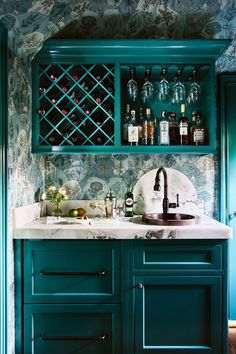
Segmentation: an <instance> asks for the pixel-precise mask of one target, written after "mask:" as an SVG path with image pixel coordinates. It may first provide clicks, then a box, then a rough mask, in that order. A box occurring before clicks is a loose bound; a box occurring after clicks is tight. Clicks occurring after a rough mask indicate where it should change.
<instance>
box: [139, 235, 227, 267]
mask: <svg viewBox="0 0 236 354" xmlns="http://www.w3.org/2000/svg"><path fill="white" fill-rule="evenodd" d="M172 245H173V243H170V242H168V241H167V242H165V241H164V242H162V243H161V244H158V243H156V242H155V241H154V242H153V241H150V242H147V243H141V244H134V271H136V270H147V271H149V272H150V271H154V272H156V270H157V269H159V270H163V269H164V270H190V271H198V272H199V270H219V271H221V270H222V266H223V265H222V244H221V243H219V244H216V242H215V241H214V242H211V241H205V240H204V241H202V242H201V244H196V242H194V241H193V242H191V241H188V244H187V245H186V242H185V241H183V242H181V241H178V243H177V244H175V246H174V247H172Z"/></svg>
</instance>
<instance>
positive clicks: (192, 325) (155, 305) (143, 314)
mask: <svg viewBox="0 0 236 354" xmlns="http://www.w3.org/2000/svg"><path fill="white" fill-rule="evenodd" d="M134 285H136V290H135V348H137V350H136V351H135V353H136V354H144V353H168V354H169V353H176V354H177V353H178V354H181V353H183V352H184V353H187V354H190V353H196V354H200V353H211V354H221V353H222V349H221V348H222V343H221V329H220V326H219V324H220V323H222V318H221V316H222V313H221V299H222V297H221V277H220V276H216V277H208V276H205V277H199V276H186V275H184V276H137V277H135V284H134Z"/></svg>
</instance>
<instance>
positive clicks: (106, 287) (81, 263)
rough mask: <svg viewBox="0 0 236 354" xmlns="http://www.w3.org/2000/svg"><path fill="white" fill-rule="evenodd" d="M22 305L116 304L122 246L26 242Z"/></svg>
mask: <svg viewBox="0 0 236 354" xmlns="http://www.w3.org/2000/svg"><path fill="white" fill-rule="evenodd" d="M24 282H25V286H24V302H25V303H33V302H34V303H35V302H54V303H56V302H67V303H73V302H74V303H83V302H86V303H91V302H119V301H120V298H119V296H120V287H121V244H120V243H119V242H114V241H108V240H106V241H100V240H99V241H71V240H69V241H55V240H53V241H26V242H25V243H24Z"/></svg>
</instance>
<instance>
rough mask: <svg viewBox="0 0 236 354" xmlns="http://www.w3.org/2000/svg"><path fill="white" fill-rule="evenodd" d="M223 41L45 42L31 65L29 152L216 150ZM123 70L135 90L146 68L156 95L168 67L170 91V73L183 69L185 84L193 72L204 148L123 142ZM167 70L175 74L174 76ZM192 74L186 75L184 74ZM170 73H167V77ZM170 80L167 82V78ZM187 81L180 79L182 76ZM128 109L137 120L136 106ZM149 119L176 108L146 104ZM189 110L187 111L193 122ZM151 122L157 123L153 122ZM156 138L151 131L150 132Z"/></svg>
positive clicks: (161, 103) (140, 102) (125, 104)
mask: <svg viewBox="0 0 236 354" xmlns="http://www.w3.org/2000/svg"><path fill="white" fill-rule="evenodd" d="M229 43H230V41H229V40H76V39H74V40H69V39H68V40H65V39H63V40H49V41H46V42H45V44H44V46H43V48H42V49H41V51H40V52H39V53H38V54H37V55H36V57H35V59H34V60H33V63H32V74H33V77H32V79H33V100H32V102H33V108H32V113H33V117H32V118H33V121H32V129H33V132H32V151H33V152H34V153H51V152H53V153H54V152H56V153H57V152H58V153H145V154H148V153H196V154H199V153H200V154H201V153H202V154H204V153H210V152H214V151H215V150H216V75H215V60H216V58H217V57H218V56H219V55H220V54H222V53H223V51H224V50H225V48H226V47H227V46H228V45H229ZM129 68H135V72H136V78H135V79H136V80H137V84H138V89H140V88H141V87H142V85H143V83H144V72H145V70H146V69H147V68H151V71H152V75H151V81H152V84H153V87H154V89H155V90H156V88H157V87H158V85H159V82H160V78H159V77H160V72H161V70H163V68H167V80H168V81H170V85H171V86H173V77H174V75H175V72H176V70H178V69H179V68H182V71H181V80H182V81H184V83H185V85H186V86H188V85H189V84H188V83H187V82H185V81H186V80H187V79H186V78H185V76H186V75H187V76H186V77H189V75H190V74H191V72H193V70H195V68H198V69H199V70H198V71H197V75H196V80H197V82H198V83H199V84H200V85H201V88H202V93H203V95H202V98H201V102H200V105H199V107H200V108H199V107H197V108H198V109H200V110H201V113H202V114H203V116H204V122H205V123H204V124H205V128H204V129H206V131H207V139H206V143H205V144H202V145H201V146H194V145H185V146H180V145H177V144H176V145H166V146H161V145H160V144H158V142H157V139H156V138H155V143H154V144H153V145H151V144H149V145H143V144H142V143H141V144H140V143H139V144H138V145H137V144H136V146H135V145H132V144H130V145H129V144H124V139H123V128H124V125H123V124H124V123H123V122H124V115H125V108H126V106H127V104H129V97H128V96H127V82H128V80H129ZM172 69H173V70H172ZM189 70H190V74H189ZM172 71H173V72H172ZM168 75H169V76H168ZM184 75H185V76H184ZM140 97H141V95H140V93H139V95H138V100H137V101H136V102H135V104H133V103H132V102H131V105H132V107H133V108H132V107H131V109H135V112H136V114H137V116H138V115H139V113H138V112H139V109H140V107H141V106H142V101H141V100H140ZM149 107H150V108H151V111H152V115H153V117H152V119H154V118H156V121H158V120H159V119H160V112H161V109H164V110H165V111H166V112H168V113H170V112H172V111H173V110H174V109H175V112H176V121H177V122H178V119H179V114H180V107H179V106H178V105H176V107H175V106H174V105H173V104H172V105H171V103H170V102H169V104H166V103H165V104H163V102H159V101H158V100H154V101H152V102H151V104H150V106H149ZM192 111H193V108H192V107H187V110H186V113H187V115H188V116H189V117H191V113H192ZM154 116H155V117H154ZM138 119H140V117H138ZM155 134H157V132H156V131H155Z"/></svg>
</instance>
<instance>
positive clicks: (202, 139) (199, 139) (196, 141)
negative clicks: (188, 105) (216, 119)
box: [192, 113, 206, 146]
mask: <svg viewBox="0 0 236 354" xmlns="http://www.w3.org/2000/svg"><path fill="white" fill-rule="evenodd" d="M192 136H193V145H197V146H198V145H205V143H206V132H205V128H204V127H203V125H202V119H201V115H200V114H199V113H198V114H197V115H196V125H195V126H194V127H193V129H192Z"/></svg>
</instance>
